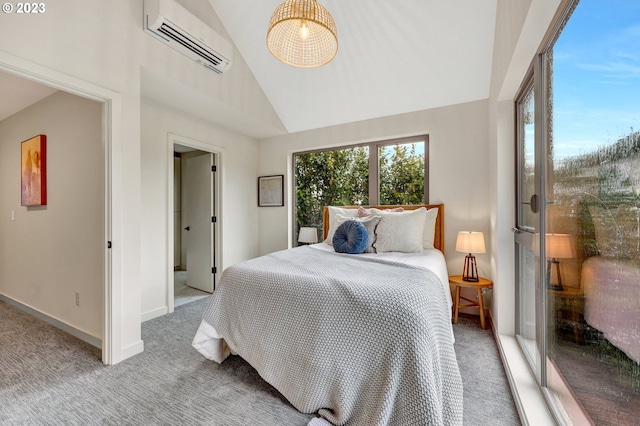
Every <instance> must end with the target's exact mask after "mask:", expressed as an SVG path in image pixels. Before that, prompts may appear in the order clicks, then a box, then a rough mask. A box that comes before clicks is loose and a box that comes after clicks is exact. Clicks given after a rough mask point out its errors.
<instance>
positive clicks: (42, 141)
mask: <svg viewBox="0 0 640 426" xmlns="http://www.w3.org/2000/svg"><path fill="white" fill-rule="evenodd" d="M20 151H21V162H20V171H21V175H22V178H21V192H22V203H21V204H22V205H23V206H28V207H31V206H46V205H47V136H46V135H38V136H35V137H33V138H31V139H28V140H26V141H24V142H22V143H21V148H20Z"/></svg>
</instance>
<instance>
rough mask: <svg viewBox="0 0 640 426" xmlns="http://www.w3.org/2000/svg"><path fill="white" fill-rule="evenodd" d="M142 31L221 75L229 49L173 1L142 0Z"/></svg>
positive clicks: (227, 62) (228, 61)
mask: <svg viewBox="0 0 640 426" xmlns="http://www.w3.org/2000/svg"><path fill="white" fill-rule="evenodd" d="M143 26H144V31H145V32H147V33H148V34H150V35H152V36H153V37H155V38H157V39H158V40H160V41H162V42H163V43H165V44H167V45H169V46H170V47H172V48H174V49H175V50H177V51H178V52H180V53H182V54H183V55H185V56H187V57H189V58H191V59H193V60H194V61H196V62H198V63H200V64H202V65H204V66H205V67H206V68H209V69H210V70H212V71H215V72H217V73H218V74H222V73H223V72H225V71H226V70H228V69H229V68H230V67H231V62H232V58H233V46H232V45H231V43H230V42H229V41H228V40H225V39H224V38H222V37H221V36H220V35H219V34H218V33H216V32H215V31H214V30H213V29H212V28H211V27H209V26H208V25H206V24H205V23H204V22H202V21H201V20H199V19H198V18H196V17H195V16H194V15H193V14H192V13H191V12H189V11H188V10H187V9H185V8H184V7H182V6H181V5H179V4H178V3H176V2H175V1H174V0H144V23H143Z"/></svg>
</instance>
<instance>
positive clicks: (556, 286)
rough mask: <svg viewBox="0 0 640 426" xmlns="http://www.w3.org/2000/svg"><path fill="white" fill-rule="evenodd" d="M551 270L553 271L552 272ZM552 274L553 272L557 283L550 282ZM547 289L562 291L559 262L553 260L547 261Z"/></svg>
mask: <svg viewBox="0 0 640 426" xmlns="http://www.w3.org/2000/svg"><path fill="white" fill-rule="evenodd" d="M552 270H553V271H552ZM552 272H555V276H556V280H557V282H551V278H552V275H554V274H553V273H552ZM547 289H549V290H554V291H562V290H564V287H563V286H562V275H560V262H558V260H557V259H555V258H553V259H551V260H548V261H547Z"/></svg>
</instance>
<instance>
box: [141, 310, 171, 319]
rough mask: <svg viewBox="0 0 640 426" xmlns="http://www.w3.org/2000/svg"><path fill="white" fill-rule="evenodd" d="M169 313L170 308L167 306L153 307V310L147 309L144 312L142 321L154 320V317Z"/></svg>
mask: <svg viewBox="0 0 640 426" xmlns="http://www.w3.org/2000/svg"><path fill="white" fill-rule="evenodd" d="M168 313H169V308H168V307H167V306H161V307H159V308H156V309H153V310H151V311H147V312H145V313H143V314H142V318H141V319H142V322H145V321H149V320H152V319H154V318H158V317H161V316H163V315H166V314H168Z"/></svg>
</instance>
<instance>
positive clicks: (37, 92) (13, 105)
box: [0, 72, 56, 121]
mask: <svg viewBox="0 0 640 426" xmlns="http://www.w3.org/2000/svg"><path fill="white" fill-rule="evenodd" d="M0 88H2V96H0V121H2V120H4V119H5V118H7V117H10V116H12V115H13V114H15V113H17V112H19V111H22V110H23V109H25V108H26V107H28V106H30V105H32V104H34V103H36V102H38V101H39V100H41V99H44V98H46V97H47V96H49V95H51V94H53V93H54V92H56V89H53V88H51V87H47V86H43V85H41V84H38V83H35V82H33V81H30V80H25V79H23V78H20V77H15V76H13V75H11V74H6V73H2V72H0Z"/></svg>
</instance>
